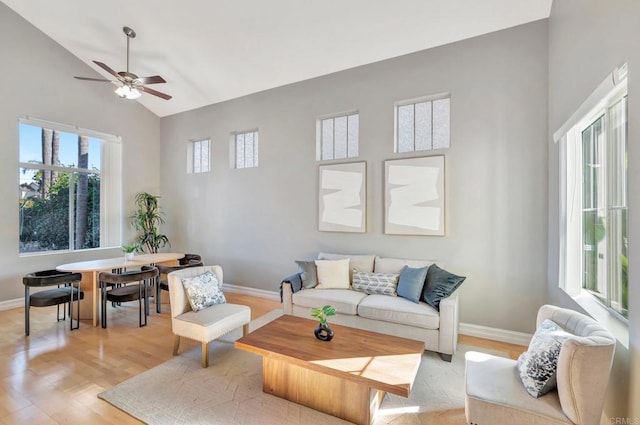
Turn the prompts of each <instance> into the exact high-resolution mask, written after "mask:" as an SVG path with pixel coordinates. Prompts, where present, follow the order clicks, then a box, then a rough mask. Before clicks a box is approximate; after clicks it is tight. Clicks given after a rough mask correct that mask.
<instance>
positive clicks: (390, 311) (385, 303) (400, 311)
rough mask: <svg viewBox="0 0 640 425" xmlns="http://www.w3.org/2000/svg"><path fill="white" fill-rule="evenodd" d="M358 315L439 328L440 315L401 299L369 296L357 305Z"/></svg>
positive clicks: (425, 307) (419, 304) (427, 327)
mask: <svg viewBox="0 0 640 425" xmlns="http://www.w3.org/2000/svg"><path fill="white" fill-rule="evenodd" d="M358 315H359V316H361V317H366V318H368V319H375V320H382V321H384V322H392V323H400V324H403V325H410V326H416V327H419V328H424V329H439V328H440V314H439V313H438V312H437V311H436V310H435V309H434V308H433V307H431V306H430V305H428V304H426V303H418V304H416V303H414V302H411V301H409V300H407V299H404V298H401V297H389V296H387V295H369V296H367V297H366V298H364V299H363V300H362V301H360V304H358ZM427 348H428V347H427Z"/></svg>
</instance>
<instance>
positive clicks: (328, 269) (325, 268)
mask: <svg viewBox="0 0 640 425" xmlns="http://www.w3.org/2000/svg"><path fill="white" fill-rule="evenodd" d="M315 263H316V269H317V272H318V285H316V288H318V289H349V285H350V282H349V259H348V258H345V259H344V260H315Z"/></svg>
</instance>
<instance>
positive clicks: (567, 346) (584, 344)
mask: <svg viewBox="0 0 640 425" xmlns="http://www.w3.org/2000/svg"><path fill="white" fill-rule="evenodd" d="M545 319H550V320H552V321H553V322H555V323H556V324H558V325H559V326H560V327H562V328H563V329H564V330H565V331H567V332H569V333H571V334H573V335H575V336H573V337H570V338H569V339H567V340H566V341H565V342H564V343H563V344H562V347H561V349H560V354H559V356H558V369H557V389H555V390H553V391H551V392H549V393H547V394H545V395H543V396H542V397H540V398H534V397H532V396H531V395H529V393H527V391H526V390H525V387H524V385H523V384H522V382H521V380H520V377H519V375H518V370H517V368H516V361H515V360H511V359H505V358H502V357H495V356H491V355H488V354H482V353H475V352H468V353H467V354H466V369H465V387H466V388H465V390H466V396H465V415H466V418H467V423H469V424H471V425H488V424H507V423H512V424H518V425H538V424H540V425H543V424H544V425H547V424H577V425H597V424H599V423H600V416H601V414H602V408H603V405H604V397H605V392H606V390H607V382H608V381H609V373H610V371H611V363H612V361H613V353H614V349H615V343H616V340H615V338H614V336H613V335H612V334H611V333H610V332H609V331H608V330H606V329H605V328H604V327H603V326H602V325H600V324H599V323H598V322H596V321H595V320H593V319H592V318H590V317H588V316H585V315H584V314H581V313H578V312H576V311H573V310H568V309H563V308H559V307H554V306H551V305H544V306H542V307H541V308H540V310H539V311H538V318H537V325H538V326H540V324H541V323H542V322H543V321H544V320H545Z"/></svg>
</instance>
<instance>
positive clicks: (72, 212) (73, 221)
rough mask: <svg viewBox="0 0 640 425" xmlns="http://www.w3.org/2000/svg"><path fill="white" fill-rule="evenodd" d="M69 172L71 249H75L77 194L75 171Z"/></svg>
mask: <svg viewBox="0 0 640 425" xmlns="http://www.w3.org/2000/svg"><path fill="white" fill-rule="evenodd" d="M68 174H69V250H70V251H73V250H75V249H76V248H75V243H76V240H75V239H76V238H75V230H76V217H75V212H76V211H75V208H74V205H75V203H74V194H75V187H74V184H73V182H74V176H75V173H73V172H70V173H68Z"/></svg>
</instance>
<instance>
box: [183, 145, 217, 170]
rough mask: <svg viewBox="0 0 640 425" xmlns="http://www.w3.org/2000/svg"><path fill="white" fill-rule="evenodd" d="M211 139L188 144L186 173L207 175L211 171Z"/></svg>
mask: <svg viewBox="0 0 640 425" xmlns="http://www.w3.org/2000/svg"><path fill="white" fill-rule="evenodd" d="M210 153H211V139H202V140H193V141H191V142H189V149H188V152H187V172H188V173H192V174H196V173H208V172H209V171H211V155H210Z"/></svg>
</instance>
